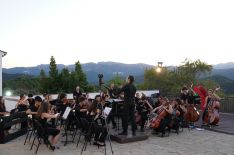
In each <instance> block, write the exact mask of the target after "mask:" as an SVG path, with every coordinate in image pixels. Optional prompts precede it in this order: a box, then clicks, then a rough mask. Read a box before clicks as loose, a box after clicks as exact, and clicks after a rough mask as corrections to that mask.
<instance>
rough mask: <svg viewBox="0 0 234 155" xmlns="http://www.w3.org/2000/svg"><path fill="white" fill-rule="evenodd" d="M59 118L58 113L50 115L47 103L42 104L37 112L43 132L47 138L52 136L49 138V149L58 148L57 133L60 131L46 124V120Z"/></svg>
mask: <svg viewBox="0 0 234 155" xmlns="http://www.w3.org/2000/svg"><path fill="white" fill-rule="evenodd" d="M58 116H59V113H57V114H50V109H49V103H48V102H44V101H43V102H42V103H41V106H40V108H39V109H38V111H37V117H38V120H39V122H40V123H41V125H42V127H43V128H44V130H45V132H46V133H45V134H46V135H47V136H52V137H51V140H50V141H51V145H52V148H51V149H53V150H54V149H55V148H59V147H57V146H56V144H57V143H58V140H59V133H60V130H59V129H57V128H56V127H55V126H53V125H50V124H48V123H47V120H48V119H56V118H57V117H58Z"/></svg>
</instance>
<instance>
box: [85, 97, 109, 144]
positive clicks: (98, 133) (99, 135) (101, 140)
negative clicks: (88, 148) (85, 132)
mask: <svg viewBox="0 0 234 155" xmlns="http://www.w3.org/2000/svg"><path fill="white" fill-rule="evenodd" d="M102 110H103V104H102V103H101V96H100V95H96V96H95V99H94V101H93V103H92V104H91V105H90V107H89V108H88V110H87V116H86V118H87V121H89V123H90V124H91V127H90V128H91V131H92V133H94V134H95V137H94V143H93V144H94V145H98V146H105V139H106V136H107V127H106V126H105V124H104V121H102V117H101V116H102ZM98 120H100V122H101V123H99V122H98Z"/></svg>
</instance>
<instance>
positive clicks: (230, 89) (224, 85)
mask: <svg viewBox="0 0 234 155" xmlns="http://www.w3.org/2000/svg"><path fill="white" fill-rule="evenodd" d="M203 80H212V81H214V82H216V83H218V84H219V85H220V87H221V89H222V90H223V91H224V92H225V93H227V94H233V93H234V80H232V79H229V78H227V77H224V76H222V75H213V76H210V77H206V78H204V79H203Z"/></svg>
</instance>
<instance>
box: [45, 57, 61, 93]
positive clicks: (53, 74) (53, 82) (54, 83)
mask: <svg viewBox="0 0 234 155" xmlns="http://www.w3.org/2000/svg"><path fill="white" fill-rule="evenodd" d="M48 81H49V85H48V86H49V93H58V91H59V90H60V88H59V79H58V69H57V64H56V61H55V58H54V57H53V56H51V58H50V71H49V80H48Z"/></svg>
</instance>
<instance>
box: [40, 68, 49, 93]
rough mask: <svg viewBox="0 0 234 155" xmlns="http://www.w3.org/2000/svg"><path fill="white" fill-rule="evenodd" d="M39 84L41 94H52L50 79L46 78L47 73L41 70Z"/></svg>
mask: <svg viewBox="0 0 234 155" xmlns="http://www.w3.org/2000/svg"><path fill="white" fill-rule="evenodd" d="M39 83H40V87H39V88H40V92H41V93H48V92H50V90H49V89H50V88H49V86H50V79H49V78H48V77H47V76H46V74H45V71H44V70H43V69H41V71H40V75H39Z"/></svg>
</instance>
